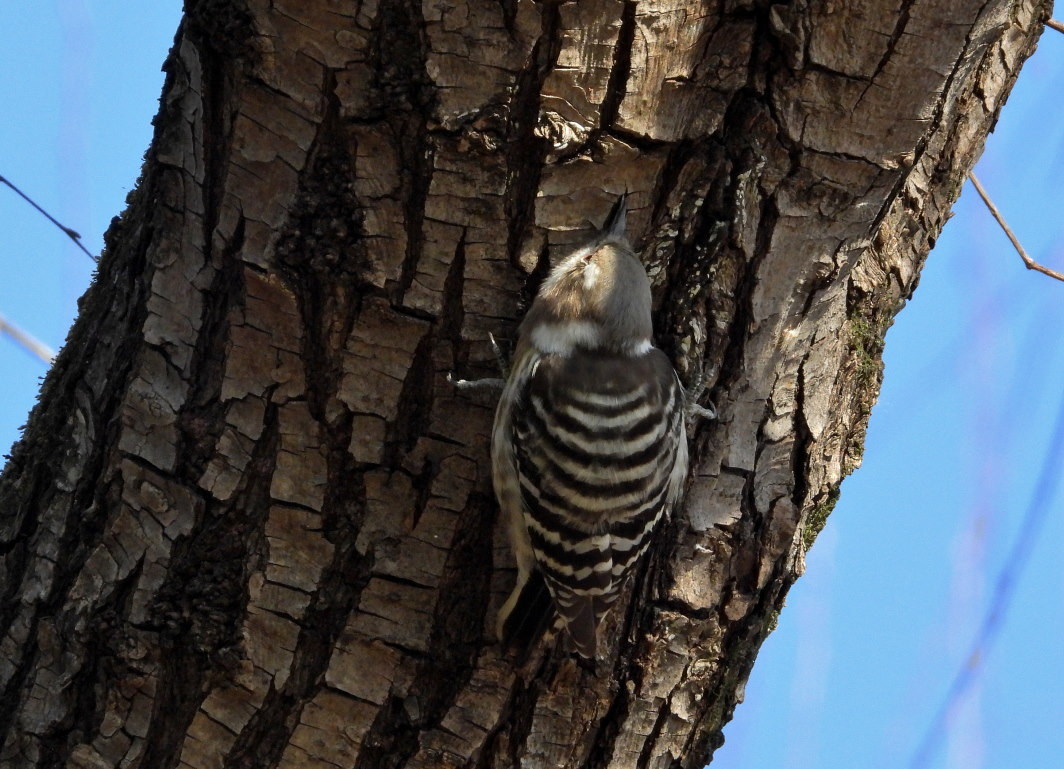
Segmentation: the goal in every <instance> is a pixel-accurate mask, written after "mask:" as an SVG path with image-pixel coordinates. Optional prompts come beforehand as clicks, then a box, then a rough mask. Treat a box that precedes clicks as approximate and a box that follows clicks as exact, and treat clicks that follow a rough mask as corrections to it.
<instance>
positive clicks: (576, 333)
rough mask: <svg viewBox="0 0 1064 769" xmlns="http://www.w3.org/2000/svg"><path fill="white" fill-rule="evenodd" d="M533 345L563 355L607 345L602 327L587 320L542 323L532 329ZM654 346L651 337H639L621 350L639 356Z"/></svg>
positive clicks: (550, 352) (542, 351)
mask: <svg viewBox="0 0 1064 769" xmlns="http://www.w3.org/2000/svg"><path fill="white" fill-rule="evenodd" d="M532 345H533V347H535V348H536V349H537V350H539V351H540V352H541V353H543V354H545V355H563V356H564V355H569V354H571V353H572V352H573V350H576V349H578V348H580V349H584V350H596V349H600V348H603V347H605V346H606V345H605V338H604V334H603V332H602V327H601V326H600V325H599V324H598V323H592V322H591V321H587V320H567V321H558V322H554V323H542V324H540V325H538V326H536V327H535V328H534V329H532ZM653 347H654V346H653V345H652V344H651V343H650V340H649V339H638V340H633V341H632V343H631V344H630V345H626V346H625V347H623V348H622V349H621V350H620V352H622V353H625V354H627V355H631V356H632V357H639V356H641V355H646V354H647V353H648V352H650V351H651V350H652V349H653Z"/></svg>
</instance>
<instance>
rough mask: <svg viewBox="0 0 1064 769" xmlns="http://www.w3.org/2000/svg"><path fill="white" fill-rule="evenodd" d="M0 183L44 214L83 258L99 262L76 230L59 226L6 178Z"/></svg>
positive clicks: (0, 177) (0, 179)
mask: <svg viewBox="0 0 1064 769" xmlns="http://www.w3.org/2000/svg"><path fill="white" fill-rule="evenodd" d="M0 182H3V183H4V184H6V185H7V186H8V187H10V188H11V189H13V190H14V191H15V192H17V193H18V195H19V196H20V197H21V198H22V199H23V200H25V201H26V202H27V203H29V204H30V205H31V206H33V207H34V208H36V209H37V210H38V211H40V212H41V213H42V214H44V215H45V216H46V217H47V218H48V221H50V222H51V223H52V224H54V225H55V226H56V227H58V228H59V229H61V230H62V231H63V232H64V233H65V234H66V236H67V237H68V238H70V239H71V240H72V241H74V243H76V244H77V247H78V248H80V249H81V250H82V251H84V252H85V256H87V257H89V258H90V259H92V261H94V262H96V261H99V260H98V259H97V258H96V257H95V256H93V255H92V254H91V253H89V249H87V248H85V245H84V244H83V243H82V242H81V235H80V234H79V233H78V232H77V231H76V230H72V229H70V228H69V227H64V226H63V225H62V224H60V223H59V222H58V221H56V218H55V217H54V216H52V215H51V214H50V213H48V212H47V211H45V210H44V209H43V208H41V207H40V206H39V205H37V203H36V202H35V201H34V200H33V198H31V197H30V196H29V195H27V194H26V193H25V192H23V191H22V190H20V189H19V188H18V187H16V186H15V185H14V184H12V183H11V182H10V181H8V180H7V179H6V178H4V177H3V176H0Z"/></svg>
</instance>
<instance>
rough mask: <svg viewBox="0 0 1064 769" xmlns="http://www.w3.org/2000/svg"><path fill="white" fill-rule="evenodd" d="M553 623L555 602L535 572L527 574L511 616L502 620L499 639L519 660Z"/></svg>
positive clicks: (536, 570)
mask: <svg viewBox="0 0 1064 769" xmlns="http://www.w3.org/2000/svg"><path fill="white" fill-rule="evenodd" d="M553 620H554V602H553V600H552V599H551V595H550V590H548V589H547V583H546V581H545V580H544V579H543V575H542V574H541V573H540V572H539V570H538V569H533V570H532V573H531V574H529V575H528V581H527V582H525V584H524V586H523V587H522V588H521V593H520V595H519V596H518V597H517V603H515V604H514V607H513V609H511V610H510V614H509V615H508V616H507V617H506V619H505V620H503V623H502V632H501V633H500V636H501V637H500V639H499V640H501V641H502V643H503V645H504V646H507V647H509V648H511V649H515V650H517V651H518V653H519V655H520V657H521V658H522V659H524V658H526V657H527V656H528V653H529V651H530V650H531V649H532V646H533V644H535V643H536V641H538V640H539V638H540V636H542V635H543V633H544V631H546V630H547V628H548V627H550V626H551V624H552V622H553Z"/></svg>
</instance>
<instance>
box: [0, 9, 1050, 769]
mask: <svg viewBox="0 0 1064 769" xmlns="http://www.w3.org/2000/svg"><path fill="white" fill-rule="evenodd" d="M179 14H180V4H179V3H178V2H174V1H168V2H145V1H144V0H141V2H132V3H130V2H125V3H120V2H113V1H111V0H108V1H106V2H104V1H102V0H93V1H92V2H89V1H88V0H61V1H60V2H48V1H46V0H41V1H40V2H35V3H21V4H14V3H7V4H5V6H4V8H3V9H2V10H0V96H2V98H3V102H4V105H5V119H4V120H2V121H0V174H2V175H4V176H6V177H7V178H9V179H11V180H12V181H13V182H14V183H15V184H18V185H19V186H21V187H22V189H23V190H24V191H25V192H27V193H28V194H29V195H31V196H32V197H34V198H35V199H36V200H37V201H38V202H39V203H40V204H41V205H43V206H44V207H45V208H46V209H47V210H49V211H50V212H51V213H52V214H53V215H54V216H56V217H57V218H58V219H59V220H60V221H62V222H63V223H64V224H66V225H67V226H69V227H72V228H74V229H76V230H78V231H80V232H81V233H82V236H83V239H84V242H85V244H86V246H87V247H88V248H89V250H90V251H92V252H93V253H97V252H99V250H100V248H101V244H102V241H101V238H102V233H103V231H104V230H105V229H106V227H107V224H108V222H109V221H110V219H111V217H112V216H114V215H115V214H117V213H118V212H119V211H120V210H121V209H122V208H123V207H124V200H125V196H126V194H127V193H128V191H129V190H130V188H131V187H132V186H133V184H134V182H135V180H136V178H137V176H138V174H139V171H140V164H141V159H142V156H143V153H144V150H145V149H146V147H147V146H148V142H149V140H150V138H151V125H150V121H151V118H152V116H153V115H154V114H155V112H156V108H157V104H158V96H159V92H160V88H161V86H162V73H161V72H160V65H161V64H162V61H163V58H164V56H165V54H166V51H167V50H168V48H169V46H170V43H171V42H172V40H173V35H174V31H175V30H176V28H177V22H178V18H179ZM1062 84H1064V35H1060V34H1058V33H1054V32H1052V31H1048V32H1046V34H1045V35H1044V36H1043V38H1042V43H1041V46H1040V49H1039V51H1038V52H1037V53H1036V54H1035V56H1034V58H1033V59H1032V60H1031V61H1030V62H1029V63H1028V64H1027V66H1026V68H1025V69H1024V72H1023V73H1022V75H1021V77H1020V83H1019V85H1018V86H1017V88H1016V90H1015V91H1014V92H1013V94H1012V96H1011V98H1010V100H1009V103H1008V105H1006V107H1005V110H1004V112H1003V113H1002V118H1001V120H1000V122H999V124H998V127H997V130H996V132H995V133H994V134H993V135H992V136H991V137H990V139H989V141H988V143H987V149H986V152H985V154H984V156H983V158H982V160H981V161H980V164H979V166H978V169H977V170H978V173H979V175H980V178H981V179H982V181H983V183H984V184H985V185H986V186H987V187H988V189H989V190H990V193H991V195H993V196H994V198H995V200H996V202H997V203H998V205H999V207H1000V208H1001V209H1002V211H1003V213H1004V214H1005V216H1006V217H1007V218H1008V220H1009V223H1010V224H1011V225H1012V227H1013V229H1014V230H1015V231H1016V232H1017V233H1018V234H1019V236H1020V238H1021V239H1022V241H1023V242H1024V244H1025V246H1026V247H1027V249H1028V250H1029V251H1030V252H1031V254H1032V255H1033V256H1034V257H1035V258H1036V259H1040V260H1042V261H1043V262H1045V263H1047V264H1050V265H1053V266H1055V267H1056V268H1057V269H1058V270H1059V269H1064V246H1062V245H1061V244H1062V243H1064V237H1062V235H1064V214H1062V213H1061V211H1060V207H1061V205H1060V204H1061V195H1060V193H1059V189H1060V180H1061V179H1064V106H1062V102H1064V100H1062V99H1061V98H1060V90H1061V85H1062ZM92 268H93V265H92V263H91V262H90V261H89V259H88V258H87V257H86V256H85V255H84V254H83V253H82V252H81V251H80V250H78V249H77V248H76V247H75V246H74V245H73V244H72V243H71V242H70V241H69V240H67V239H66V238H65V237H64V236H63V235H62V234H61V233H59V232H58V231H57V230H55V229H54V228H53V227H52V225H50V224H48V223H47V222H46V221H45V220H44V219H43V218H41V217H40V216H39V215H38V214H36V212H34V211H32V210H31V209H30V208H29V207H28V206H26V205H25V204H24V203H23V202H22V201H21V200H20V199H18V198H17V197H16V196H15V195H14V194H13V193H11V192H10V190H8V189H6V188H3V187H0V315H3V316H5V317H6V318H8V319H9V320H10V321H12V322H14V323H17V324H18V325H19V326H21V327H22V328H24V329H25V330H27V331H29V332H31V333H32V334H34V335H35V336H37V337H38V338H40V339H41V340H42V341H44V342H45V343H47V344H49V345H51V346H52V347H53V348H57V347H59V346H60V345H61V344H62V342H63V339H64V338H65V335H66V331H67V328H68V327H69V325H70V322H71V320H72V319H73V317H74V314H75V312H76V309H77V308H76V302H77V298H78V297H79V296H80V294H81V293H82V292H83V291H84V289H85V287H86V286H87V284H88V281H89V279H90V276H91V272H92ZM1062 339H1064V284H1061V283H1057V282H1055V281H1052V280H1050V279H1049V278H1046V277H1043V276H1040V275H1037V274H1035V273H1032V272H1028V271H1026V270H1024V269H1023V267H1022V265H1021V263H1020V260H1019V258H1018V257H1017V256H1016V255H1015V254H1014V252H1013V251H1012V250H1011V247H1010V246H1009V244H1008V242H1007V241H1006V239H1005V237H1004V235H1002V234H1001V232H1000V230H999V229H998V227H997V225H996V224H995V223H994V222H993V220H992V219H991V218H990V216H989V215H988V214H987V213H986V211H985V209H984V208H983V206H982V203H981V202H980V201H979V199H978V197H977V196H976V194H975V192H974V190H973V189H972V188H971V187H970V186H966V187H965V189H964V194H963V196H962V198H961V201H960V203H959V204H958V205H957V207H956V215H955V216H954V218H953V220H952V221H951V222H950V223H949V224H948V225H947V227H946V229H945V232H944V233H943V236H942V238H941V239H940V241H939V244H938V246H937V247H936V249H935V251H934V252H933V253H932V254H931V256H930V258H929V261H928V265H927V268H926V269H925V270H924V273H923V277H922V279H921V285H920V287H919V289H918V290H917V292H916V295H915V297H914V299H913V300H912V301H911V302H910V303H909V305H908V307H907V308H906V309H905V310H904V311H903V312H902V313H901V315H900V316H899V318H898V320H897V322H896V323H895V325H894V327H893V328H892V329H891V330H890V332H889V334H888V336H887V346H886V380H885V384H884V388H883V393H882V396H881V398H880V401H879V403H878V404H877V406H876V407H875V409H874V411H873V414H872V421H871V427H870V430H869V434H868V443H867V447H866V451H865V457H864V464H863V466H862V468H861V469H860V470H858V471H857V472H856V473H855V474H854V475H853V476H851V478H849V479H848V480H847V481H846V482H845V484H844V485H843V490H842V498H841V500H840V502H839V504H838V506H837V508H836V509H835V512H834V514H833V515H832V517H831V519H830V521H829V524H828V526H827V528H826V529H825V530H824V532H823V534H821V536H820V539H819V540H817V542H816V544H815V545H814V547H813V549H812V551H811V552H810V554H809V558H808V570H807V572H806V575H805V576H804V577H803V578H802V579H801V580H799V581H798V583H797V584H796V585H795V587H794V588H793V589H792V591H791V594H790V596H789V598H788V601H787V608H786V609H785V610H784V612H783V614H782V615H781V617H780V622H779V628H778V630H777V631H776V632H775V633H774V634H773V635H772V636H771V637H769V639H768V640H767V641H766V643H765V646H764V647H763V650H762V653H761V656H760V658H759V660H758V663H757V665H756V666H755V669H754V673H753V675H752V677H751V680H750V683H749V686H748V687H747V698H746V699H747V701H746V703H745V704H743V705H741V706H740V707H739V708H738V710H737V713H736V718H735V720H734V721H733V722H732V723H731V724H730V725H729V726H728V727H727V728H726V730H725V737H726V739H727V742H726V744H725V746H724V747H723V748H721V750H720V751H718V753H717V757H716V760H715V761H714V763H713V766H714V767H715V768H722V769H814V768H815V769H854V768H855V767H859V768H860V769H878V768H880V767H882V768H884V769H885V768H886V767H907V766H914V764H913V763H912V758H913V754H914V751H915V750H916V748H917V745H918V744H919V743H920V741H921V739H922V737H923V735H924V734H925V733H926V732H927V730H928V729H929V728H930V726H931V724H932V723H933V721H934V715H935V712H936V711H937V710H938V708H939V707H940V706H941V704H942V702H943V701H944V698H945V696H946V693H947V691H948V689H949V687H950V683H951V681H952V679H953V677H954V676H955V674H956V673H957V671H958V670H960V669H961V667H962V664H963V662H964V660H965V659H966V657H967V655H968V652H969V650H970V648H971V644H972V641H973V639H974V637H975V636H976V634H977V632H978V628H979V626H980V623H981V622H982V621H983V618H984V616H985V614H986V612H987V611H988V606H989V605H990V601H991V599H992V596H993V593H994V586H995V583H996V581H997V580H998V575H999V574H1000V572H1001V571H1002V569H1003V568H1005V567H1006V566H1007V565H1008V562H1009V554H1010V552H1011V549H1012V548H1013V546H1014V543H1015V541H1016V538H1017V536H1018V534H1019V531H1020V528H1021V523H1022V522H1023V520H1024V517H1025V515H1026V513H1027V509H1028V506H1029V504H1030V500H1031V497H1032V494H1033V492H1034V489H1035V485H1036V480H1037V478H1038V475H1039V472H1040V470H1041V469H1042V465H1043V463H1044V459H1045V457H1046V454H1047V447H1048V444H1049V441H1050V437H1051V433H1052V432H1053V429H1054V422H1055V420H1056V419H1057V414H1058V412H1059V411H1060V409H1061V404H1062V402H1064V344H1062ZM43 373H44V366H43V364H41V363H40V362H39V361H37V360H36V359H34V358H33V357H31V356H30V355H29V354H28V353H26V352H25V351H24V350H23V349H21V348H20V347H18V346H16V345H15V344H14V343H12V342H11V341H10V340H9V339H8V338H6V337H0V403H2V404H3V406H2V407H0V451H6V447H7V446H9V445H10V443H11V442H12V441H13V440H14V439H15V438H16V436H17V434H18V429H19V427H20V425H21V424H22V423H23V421H24V419H25V415H26V413H27V412H28V410H29V408H30V406H31V405H32V403H33V401H34V399H35V397H36V390H37V385H38V379H39V377H40V376H41V375H43ZM1050 470H1051V473H1052V475H1053V476H1055V475H1058V474H1064V466H1058V467H1055V468H1050ZM1050 485H1052V484H1050ZM1062 498H1064V494H1062V493H1061V491H1060V489H1059V488H1058V489H1057V490H1056V493H1055V495H1054V497H1053V498H1051V499H1043V500H1042V508H1041V509H1042V510H1043V511H1045V512H1046V513H1047V514H1046V515H1045V517H1044V518H1043V521H1042V527H1041V528H1040V530H1039V532H1038V536H1037V538H1036V539H1035V540H1034V542H1033V545H1032V547H1031V549H1030V557H1029V560H1027V561H1026V565H1025V568H1024V569H1023V570H1022V571H1021V572H1020V574H1019V576H1018V579H1017V580H1016V582H1015V583H1014V592H1013V594H1012V600H1011V602H1010V603H1009V604H1008V606H1007V611H1006V612H1005V613H1004V615H1003V616H1004V619H1003V622H1002V623H1001V625H1000V634H999V635H998V637H997V639H996V641H995V643H994V644H993V645H992V646H991V647H990V648H989V650H988V652H987V653H986V654H985V655H984V657H983V660H982V664H981V666H980V667H979V668H978V675H976V676H975V678H974V684H973V686H972V687H971V688H970V689H969V690H968V692H967V696H966V697H965V698H963V699H962V700H961V701H960V702H959V704H957V705H956V706H955V707H954V708H953V709H952V711H951V715H950V718H949V719H948V720H947V723H946V725H945V728H944V729H943V730H942V731H941V732H937V733H938V734H940V736H941V740H940V741H938V742H936V743H935V745H936V746H937V749H936V750H935V751H933V752H932V754H931V756H932V758H931V760H929V761H926V762H924V763H921V764H919V766H920V767H929V768H933V769H962V768H963V769H980V768H981V767H1014V766H1015V767H1019V766H1022V767H1025V769H1042V768H1043V767H1044V768H1045V769H1050V768H1052V769H1056V768H1057V767H1059V765H1060V760H1061V759H1060V757H1061V756H1062V755H1064V729H1062V728H1061V725H1062V724H1064V570H1062V569H1061V568H1060V564H1062V563H1064V515H1062V510H1061V508H1062V507H1064V505H1062V504H1061V503H1062V501H1064V499H1062Z"/></svg>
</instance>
